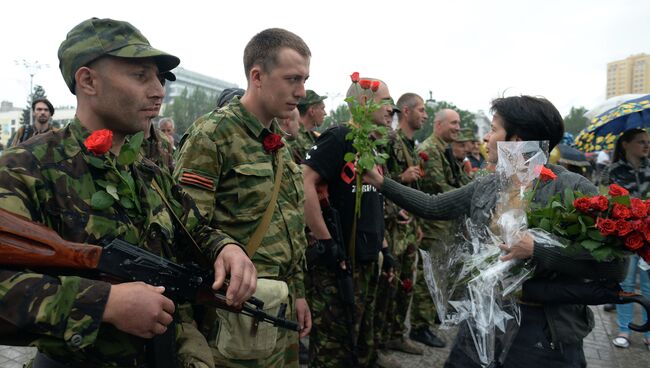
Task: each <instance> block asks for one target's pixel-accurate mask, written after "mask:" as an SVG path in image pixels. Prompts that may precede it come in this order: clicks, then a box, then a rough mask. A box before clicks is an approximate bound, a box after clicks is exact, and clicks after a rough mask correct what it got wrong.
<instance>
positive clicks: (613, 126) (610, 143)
mask: <svg viewBox="0 0 650 368" xmlns="http://www.w3.org/2000/svg"><path fill="white" fill-rule="evenodd" d="M648 127H650V95H645V96H641V97H637V98H634V99H631V100H628V101H625V102H622V103H621V104H620V105H618V106H616V107H614V108H611V109H609V110H607V111H605V112H604V113H602V114H600V115H598V116H596V117H594V118H593V119H592V120H591V124H590V125H589V126H588V127H586V128H585V129H583V130H582V131H581V132H580V134H578V137H576V146H577V147H578V149H580V150H581V151H583V152H594V151H600V150H604V149H607V150H611V149H614V145H615V144H616V138H618V136H619V135H621V134H622V133H623V132H625V131H627V130H630V129H639V128H640V129H645V128H648Z"/></svg>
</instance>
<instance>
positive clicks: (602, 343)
mask: <svg viewBox="0 0 650 368" xmlns="http://www.w3.org/2000/svg"><path fill="white" fill-rule="evenodd" d="M592 310H593V311H594V315H595V317H596V327H595V328H594V330H593V331H592V333H591V334H590V335H589V336H587V338H586V339H585V355H586V356H587V361H588V366H589V367H590V368H647V367H650V351H648V350H647V349H646V347H645V346H644V345H643V340H642V335H641V334H633V335H632V337H631V343H632V345H631V346H630V348H629V349H618V348H615V347H614V346H612V344H611V340H612V339H613V338H614V336H615V335H616V332H617V328H616V320H615V316H616V315H615V313H607V312H603V310H602V308H592ZM637 312H638V311H637ZM639 315H640V313H637V321H640V316H639ZM454 333H455V332H454V331H453V330H449V331H441V335H443V336H445V338H446V340H447V341H448V342H451V341H453V337H454V336H453V335H454ZM448 345H449V344H448ZM448 353H449V349H448V348H446V349H433V348H426V349H425V353H424V355H422V356H413V355H408V354H403V353H397V352H396V353H393V354H394V356H395V357H396V358H397V359H398V360H399V361H400V362H401V363H402V366H403V367H405V368H406V367H408V368H420V367H442V365H443V363H444V361H445V359H446V358H447V354H448ZM33 355H34V349H31V348H17V347H11V346H1V345H0V367H1V368H20V367H22V364H23V363H24V362H26V361H28V360H29V359H31V357H32V356H33ZM549 368H551V367H549Z"/></svg>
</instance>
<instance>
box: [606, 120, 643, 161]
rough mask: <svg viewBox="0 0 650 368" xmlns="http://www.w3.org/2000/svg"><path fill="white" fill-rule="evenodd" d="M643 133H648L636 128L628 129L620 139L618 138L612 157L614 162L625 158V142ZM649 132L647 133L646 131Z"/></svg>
mask: <svg viewBox="0 0 650 368" xmlns="http://www.w3.org/2000/svg"><path fill="white" fill-rule="evenodd" d="M641 133H646V131H645V130H643V129H639V128H635V129H630V130H626V131H625V132H624V133H623V134H622V135H621V136H620V137H618V139H617V140H616V145H615V146H614V157H612V162H616V161H619V160H621V159H624V158H625V149H624V148H623V142H625V143H627V142H631V141H632V139H634V138H635V137H636V136H637V135H639V134H641ZM646 134H647V133H646Z"/></svg>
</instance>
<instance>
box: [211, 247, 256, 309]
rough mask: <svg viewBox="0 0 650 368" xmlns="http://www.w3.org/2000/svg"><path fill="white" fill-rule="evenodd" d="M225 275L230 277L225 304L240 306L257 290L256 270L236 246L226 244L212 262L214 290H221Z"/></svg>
mask: <svg viewBox="0 0 650 368" xmlns="http://www.w3.org/2000/svg"><path fill="white" fill-rule="evenodd" d="M226 275H230V284H229V285H228V290H227V291H226V303H227V304H228V305H234V306H240V305H241V304H242V303H243V302H245V301H246V300H247V299H248V298H250V297H251V295H253V293H254V292H255V288H257V270H256V269H255V266H254V265H253V262H251V260H250V259H249V258H248V256H247V255H246V253H244V251H243V250H242V249H241V248H240V247H239V246H238V245H236V244H226V245H225V246H224V247H223V249H222V250H221V252H219V255H218V256H217V260H216V261H215V262H214V284H212V288H213V289H214V290H219V289H221V287H222V286H223V283H224V281H225V280H226Z"/></svg>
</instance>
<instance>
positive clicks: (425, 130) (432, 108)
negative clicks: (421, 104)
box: [414, 100, 478, 142]
mask: <svg viewBox="0 0 650 368" xmlns="http://www.w3.org/2000/svg"><path fill="white" fill-rule="evenodd" d="M425 108H426V110H427V115H428V116H429V118H428V119H427V121H426V122H425V123H424V125H423V126H422V129H420V130H418V131H417V132H415V136H414V137H415V139H416V140H417V141H418V142H422V141H423V140H425V139H426V138H427V137H428V136H430V135H431V133H432V132H433V120H434V118H435V116H436V113H437V112H438V111H440V110H443V109H452V110H456V111H457V112H458V115H460V126H461V128H470V129H472V131H473V132H474V134H476V133H478V127H477V126H476V123H475V122H474V114H473V113H471V112H469V111H467V110H463V109H459V108H458V107H457V106H456V105H454V104H453V103H451V102H446V101H433V100H428V101H427V102H426V103H425Z"/></svg>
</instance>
